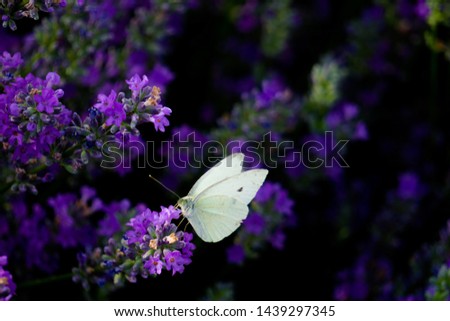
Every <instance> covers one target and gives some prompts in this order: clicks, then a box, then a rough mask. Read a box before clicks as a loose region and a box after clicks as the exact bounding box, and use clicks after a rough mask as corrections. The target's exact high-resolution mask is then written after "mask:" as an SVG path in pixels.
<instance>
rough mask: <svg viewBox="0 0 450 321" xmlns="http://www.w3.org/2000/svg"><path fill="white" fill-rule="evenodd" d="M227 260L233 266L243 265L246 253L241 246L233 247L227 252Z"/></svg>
mask: <svg viewBox="0 0 450 321" xmlns="http://www.w3.org/2000/svg"><path fill="white" fill-rule="evenodd" d="M227 258H228V262H230V263H233V264H242V262H244V259H245V252H244V249H243V248H242V246H240V245H237V244H236V245H233V246H231V247H229V248H228V250H227Z"/></svg>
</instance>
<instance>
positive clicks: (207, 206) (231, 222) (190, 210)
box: [177, 153, 268, 242]
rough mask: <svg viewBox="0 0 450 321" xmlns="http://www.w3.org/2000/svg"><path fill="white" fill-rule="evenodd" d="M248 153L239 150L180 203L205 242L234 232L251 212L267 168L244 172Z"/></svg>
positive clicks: (212, 170) (204, 177)
mask: <svg viewBox="0 0 450 321" xmlns="http://www.w3.org/2000/svg"><path fill="white" fill-rule="evenodd" d="M243 161H244V154H242V153H235V154H232V155H230V156H228V157H226V158H224V159H222V160H221V161H220V162H219V163H217V164H216V165H215V166H214V167H212V168H211V169H210V170H209V171H207V172H206V173H205V174H203V175H202V177H200V179H199V180H198V181H197V182H196V183H195V184H194V186H193V187H192V188H191V190H190V191H189V193H188V195H187V196H185V197H182V198H180V199H179V200H178V202H177V205H178V206H179V207H180V208H181V211H182V213H183V215H184V216H185V217H186V218H187V219H188V221H189V223H191V225H192V227H193V228H194V231H195V232H196V233H197V235H198V236H199V237H200V238H201V239H202V240H203V241H205V242H218V241H220V240H222V239H223V238H225V237H227V236H228V235H230V234H231V233H233V232H234V231H235V230H236V229H237V228H238V227H239V226H240V225H241V223H242V221H243V220H244V219H245V218H246V217H247V215H248V206H247V205H248V204H249V203H250V202H251V200H252V199H253V198H254V197H255V195H256V192H258V190H259V188H260V187H261V185H262V184H263V182H264V180H265V179H266V176H267V173H268V170H267V169H252V170H248V171H245V172H243V171H242V163H243Z"/></svg>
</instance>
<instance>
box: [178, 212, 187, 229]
mask: <svg viewBox="0 0 450 321" xmlns="http://www.w3.org/2000/svg"><path fill="white" fill-rule="evenodd" d="M185 218H186V216H184V215H183V218H182V219H181V221H180V223H178V225H177V230H178V228H179V227H180V225H181V223H183V221H184V219H185Z"/></svg>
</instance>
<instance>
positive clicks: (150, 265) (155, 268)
mask: <svg viewBox="0 0 450 321" xmlns="http://www.w3.org/2000/svg"><path fill="white" fill-rule="evenodd" d="M163 266H164V264H163V262H162V261H161V259H160V254H159V253H157V254H155V255H153V256H150V258H149V259H148V260H147V261H146V262H145V264H144V267H145V268H146V269H147V270H148V272H149V273H150V274H153V275H156V274H161V271H162V269H163Z"/></svg>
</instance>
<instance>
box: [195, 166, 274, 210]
mask: <svg viewBox="0 0 450 321" xmlns="http://www.w3.org/2000/svg"><path fill="white" fill-rule="evenodd" d="M268 172H269V171H268V170H267V169H251V170H248V171H245V172H241V173H238V174H236V175H234V176H231V177H228V178H225V179H224V180H222V181H219V182H217V183H215V184H213V185H211V186H210V187H208V188H207V189H205V190H204V191H203V192H201V193H200V194H199V195H198V196H197V197H196V199H195V200H194V202H197V199H199V200H200V199H202V198H207V197H209V196H214V195H219V196H220V195H222V196H227V197H230V198H234V199H237V200H239V201H240V202H241V203H243V204H245V205H247V204H248V203H250V202H251V200H252V199H253V198H254V197H255V195H256V193H257V192H258V190H259V188H260V187H261V185H262V184H263V183H264V180H265V179H266V176H267V173H268Z"/></svg>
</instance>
